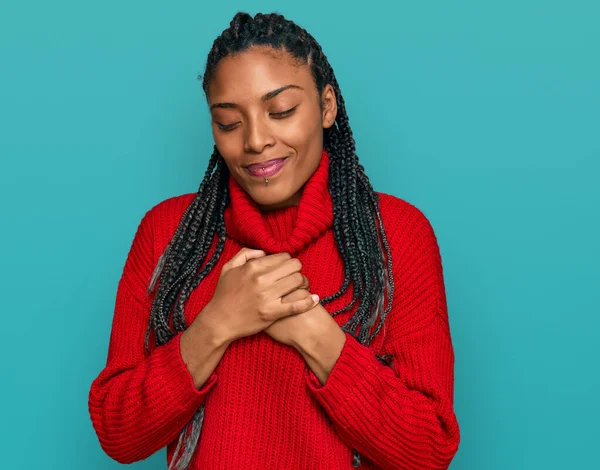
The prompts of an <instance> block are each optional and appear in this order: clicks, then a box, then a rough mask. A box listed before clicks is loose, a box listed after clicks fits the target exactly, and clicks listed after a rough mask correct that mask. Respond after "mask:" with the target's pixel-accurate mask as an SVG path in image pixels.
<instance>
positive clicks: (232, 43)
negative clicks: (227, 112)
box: [145, 12, 394, 470]
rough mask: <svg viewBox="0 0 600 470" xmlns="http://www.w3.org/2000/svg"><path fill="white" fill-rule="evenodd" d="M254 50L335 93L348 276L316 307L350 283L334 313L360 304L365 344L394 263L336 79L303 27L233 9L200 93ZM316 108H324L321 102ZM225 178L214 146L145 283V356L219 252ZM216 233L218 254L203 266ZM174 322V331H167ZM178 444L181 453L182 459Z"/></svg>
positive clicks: (340, 219) (389, 288)
mask: <svg viewBox="0 0 600 470" xmlns="http://www.w3.org/2000/svg"><path fill="white" fill-rule="evenodd" d="M252 46H269V47H271V48H273V49H275V50H285V51H287V52H288V53H290V54H291V55H292V56H293V57H294V58H295V59H296V60H297V61H298V62H299V63H301V64H305V65H308V66H309V67H310V70H311V73H312V75H313V78H314V80H315V84H316V88H317V91H318V93H319V98H320V97H321V94H322V91H323V89H324V87H325V85H326V84H330V85H331V86H332V87H333V90H334V91H335V95H336V99H337V104H338V112H337V116H336V120H335V124H334V125H333V126H332V127H331V128H329V129H325V130H324V135H323V141H324V144H323V145H324V147H325V149H326V150H327V152H328V154H329V156H330V165H329V175H330V177H329V182H328V185H329V186H328V189H329V191H330V193H331V197H332V202H333V219H334V220H333V230H334V236H335V240H336V244H337V247H338V249H339V251H340V254H341V257H342V259H343V261H344V265H345V274H344V282H343V284H342V286H341V288H340V290H339V291H338V292H337V293H335V294H333V295H331V296H329V297H325V298H323V299H322V300H321V304H327V303H330V302H333V301H334V300H336V299H338V298H340V297H341V296H342V295H343V294H344V293H345V292H346V291H347V290H348V289H349V287H350V286H351V285H352V287H353V297H352V301H351V302H350V303H349V304H348V305H346V306H345V307H343V308H341V309H339V310H337V311H335V312H333V313H332V316H335V315H338V314H340V313H342V312H345V311H348V310H350V309H351V308H352V307H353V306H354V305H355V304H356V303H357V302H358V307H357V310H356V312H355V313H354V315H353V316H352V318H351V319H350V320H349V321H348V322H347V323H346V324H345V325H344V326H343V327H342V328H343V330H344V331H346V332H348V333H350V334H352V335H353V336H354V337H355V338H356V339H357V340H358V341H360V342H361V343H362V344H365V345H368V344H369V343H370V342H371V341H372V339H373V338H374V337H375V336H376V335H377V333H378V332H379V330H380V328H381V327H382V326H385V325H384V321H385V318H386V316H387V314H388V312H389V311H390V309H391V305H392V302H391V299H392V296H393V292H394V280H393V276H392V259H391V254H390V248H389V244H388V241H387V237H386V234H385V230H384V227H383V223H382V219H381V213H380V209H379V197H378V195H377V194H376V193H375V192H374V190H373V187H372V186H371V183H370V181H369V179H368V177H367V175H366V174H365V171H364V168H363V166H362V165H361V164H360V163H359V161H358V156H357V155H356V145H355V141H354V137H353V134H352V130H351V128H350V123H349V119H348V114H347V112H346V105H345V103H344V98H343V97H342V93H341V91H340V87H339V85H338V82H337V79H336V77H335V74H334V72H333V69H332V67H331V65H330V64H329V61H328V60H327V57H326V56H325V54H324V53H323V50H322V49H321V46H320V45H319V43H317V41H316V40H315V39H314V38H313V37H312V36H311V35H310V34H309V33H308V32H307V31H306V30H305V29H303V28H302V27H300V26H298V25H296V24H295V23H293V22H291V21H289V20H286V19H285V18H284V17H283V16H282V15H279V14H277V13H272V14H262V13H258V14H256V15H255V16H254V17H252V16H251V15H249V14H248V13H244V12H238V13H237V14H236V15H235V16H234V17H233V19H232V21H231V23H230V25H229V28H227V29H226V30H225V31H223V32H222V33H221V35H220V36H219V37H218V38H217V39H216V40H215V41H214V43H213V45H212V49H211V50H210V52H209V54H208V57H207V61H206V69H205V73H204V74H203V75H200V76H199V77H198V79H201V80H202V88H203V89H204V92H205V94H206V95H207V96H208V87H209V84H210V82H211V80H212V78H213V76H214V73H215V69H216V67H217V65H218V63H219V61H220V60H221V59H223V58H224V57H227V56H228V55H231V54H237V53H240V52H243V51H246V50H248V49H249V48H250V47H252ZM320 106H321V109H322V107H323V103H322V102H320ZM228 178H229V171H228V168H227V166H226V164H225V162H224V160H223V158H222V156H221V155H220V153H219V151H218V150H217V148H216V146H215V147H214V151H213V154H212V156H211V158H210V161H209V164H208V169H207V171H206V174H205V175H204V179H203V180H202V183H201V184H200V187H199V188H198V192H197V195H196V196H195V198H194V200H193V201H192V202H191V203H190V205H189V206H188V207H187V209H186V211H185V213H184V215H183V217H182V219H181V221H180V222H179V225H178V227H177V230H176V231H175V234H174V235H173V238H172V239H171V241H170V242H169V243H168V245H167V247H166V249H165V251H164V253H163V254H162V255H161V256H160V258H159V260H158V263H157V266H156V268H155V270H154V274H153V276H152V279H151V281H150V285H149V286H148V293H151V292H153V291H154V289H155V287H156V286H158V288H157V292H156V295H155V298H154V301H153V304H152V308H151V312H150V319H149V322H148V330H147V331H146V336H145V348H146V351H147V352H148V353H149V352H150V351H149V347H148V339H149V336H150V332H151V331H152V330H154V332H155V335H156V344H157V345H163V344H165V343H167V342H168V341H169V340H171V339H172V338H173V337H174V336H175V335H176V334H177V333H179V332H181V331H184V330H185V329H186V328H187V326H186V324H185V317H184V304H185V302H186V301H187V299H188V297H189V296H190V294H191V292H192V291H193V290H194V289H195V288H196V287H197V286H198V284H199V283H200V282H201V281H202V279H204V277H205V276H206V275H207V274H208V273H209V272H210V271H211V269H212V268H213V267H214V266H215V264H216V263H217V261H218V259H219V257H220V255H221V253H222V251H223V247H224V244H225V222H224V211H225V208H226V207H227V205H228V203H229V202H230V196H229V189H228ZM215 236H216V237H217V247H216V250H215V252H214V254H213V255H212V257H211V258H210V259H209V260H208V261H206V257H207V256H208V252H209V250H210V247H211V246H212V243H213V241H214V239H215ZM380 237H381V238H380ZM205 261H206V263H205ZM200 268H202V269H200ZM159 281H160V282H159ZM386 294H387V305H386V303H385V296H386ZM384 305H385V308H384ZM171 318H172V320H173V329H174V330H172V329H171V328H170V326H169V320H170V319H171ZM378 318H380V322H379V324H378V326H377V328H376V330H375V332H374V333H373V334H370V332H371V330H372V327H373V326H374V325H375V323H376V322H377V319H378ZM357 328H358V329H359V331H358V333H357V332H356V330H357ZM384 333H385V329H384ZM377 358H378V359H379V360H380V361H381V362H382V363H383V364H386V365H388V366H389V365H390V364H389V363H388V359H389V358H390V356H389V355H388V356H386V357H380V356H377ZM203 417H204V405H202V406H201V407H200V408H199V409H198V411H197V412H196V413H195V414H194V416H193V417H192V419H191V420H190V421H189V422H188V424H187V425H186V426H185V427H184V429H183V430H182V431H181V433H180V436H179V441H178V443H177V447H176V449H175V453H174V456H173V459H172V461H171V464H170V465H169V470H171V469H176V470H183V469H187V468H188V466H189V463H190V461H191V459H192V456H193V453H194V451H195V449H196V445H197V443H198V439H199V436H200V430H201V426H202V421H203ZM182 445H183V453H182V454H181V455H179V454H180V452H181V451H182ZM178 459H179V460H178ZM177 460H178V461H177ZM352 464H353V466H355V467H358V466H360V455H359V454H358V452H357V451H354V452H353V460H352Z"/></svg>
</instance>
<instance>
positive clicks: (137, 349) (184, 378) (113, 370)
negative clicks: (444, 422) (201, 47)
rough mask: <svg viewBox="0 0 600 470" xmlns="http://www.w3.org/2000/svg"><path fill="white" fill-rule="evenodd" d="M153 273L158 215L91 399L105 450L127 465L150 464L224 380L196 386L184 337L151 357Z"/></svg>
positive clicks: (139, 252) (138, 244)
mask: <svg viewBox="0 0 600 470" xmlns="http://www.w3.org/2000/svg"><path fill="white" fill-rule="evenodd" d="M153 269H154V256H153V236H152V209H151V210H150V211H148V212H147V213H146V215H145V216H144V217H143V219H142V221H141V222H140V224H139V225H138V229H137V232H136V234H135V237H134V240H133V243H132V245H131V248H130V251H129V254H128V256H127V260H126V261H125V266H124V269H123V273H122V276H121V279H120V281H119V284H118V288H117V293H116V302H115V310H114V316H113V320H112V330H111V334H110V341H109V346H108V356H107V361H106V366H105V367H104V369H103V370H102V371H101V372H100V374H99V375H98V376H97V378H96V379H94V381H93V382H92V384H91V388H90V391H89V397H88V398H89V399H88V407H89V413H90V418H91V421H92V424H93V427H94V430H95V431H96V434H97V436H98V439H99V442H100V445H101V447H102V449H103V450H104V451H105V452H106V453H107V454H108V455H109V456H110V457H111V458H113V459H114V460H116V461H118V462H120V463H132V462H136V461H139V460H143V459H146V458H147V457H149V456H150V455H152V454H153V453H155V452H156V451H158V450H159V449H161V448H163V447H165V446H166V445H167V444H169V443H170V442H171V441H172V440H174V439H175V438H176V437H177V436H178V435H179V433H180V431H181V430H182V429H183V427H184V426H185V425H186V424H187V422H188V421H189V420H190V419H191V418H192V416H193V415H194V413H195V412H196V411H197V410H198V408H199V407H200V405H201V404H202V403H203V401H204V399H205V397H206V395H207V393H208V392H209V390H210V389H211V388H212V387H213V386H214V385H215V383H216V380H217V375H216V373H215V372H214V371H213V373H212V374H211V376H210V377H209V378H208V380H207V381H206V382H205V383H204V384H203V386H202V387H201V388H200V389H197V388H196V386H195V384H194V381H193V378H192V375H191V374H190V372H189V371H188V369H187V366H186V365H185V363H184V361H183V358H182V356H181V350H180V338H181V335H182V333H178V334H177V335H176V336H175V337H173V338H172V339H171V340H170V341H169V342H168V343H166V344H164V345H162V346H158V347H155V348H154V349H152V348H151V353H150V354H148V353H147V352H146V350H145V347H144V337H145V333H146V328H147V325H148V320H149V316H150V307H151V304H152V302H151V300H150V298H149V296H148V297H147V296H146V286H147V285H148V282H149V280H150V277H151V275H152V271H153ZM152 338H153V335H151V337H150V339H151V340H152Z"/></svg>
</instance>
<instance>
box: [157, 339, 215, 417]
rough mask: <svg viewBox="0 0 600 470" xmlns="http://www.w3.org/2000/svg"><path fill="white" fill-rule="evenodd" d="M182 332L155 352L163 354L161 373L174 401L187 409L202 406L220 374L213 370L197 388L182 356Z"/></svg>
mask: <svg viewBox="0 0 600 470" xmlns="http://www.w3.org/2000/svg"><path fill="white" fill-rule="evenodd" d="M182 334H183V332H182V331H181V332H179V333H177V335H176V336H174V337H173V338H172V339H171V340H170V341H169V342H168V343H167V344H164V345H163V346H159V347H158V348H157V350H155V351H154V353H158V354H160V355H161V356H162V357H161V367H160V369H161V370H160V373H161V376H162V377H163V379H164V382H165V388H166V390H167V391H168V393H169V395H170V396H171V398H172V400H173V403H177V404H178V405H179V406H180V407H181V408H182V409H187V408H190V407H197V406H200V404H201V403H202V402H203V401H204V398H205V397H206V395H207V394H208V392H209V391H210V390H211V389H212V388H213V387H214V386H215V384H216V382H217V377H218V376H217V373H216V372H215V371H214V370H213V371H212V373H211V374H210V376H209V377H208V379H207V380H206V382H204V384H203V385H202V387H201V388H199V389H198V388H196V385H195V384H194V378H193V377H192V374H191V373H190V371H189V370H188V368H187V366H186V365H185V362H184V361H183V357H182V356H181V345H180V341H181V335H182Z"/></svg>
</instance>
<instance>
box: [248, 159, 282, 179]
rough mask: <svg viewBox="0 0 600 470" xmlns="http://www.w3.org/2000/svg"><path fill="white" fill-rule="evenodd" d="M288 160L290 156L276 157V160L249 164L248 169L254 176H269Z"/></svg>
mask: <svg viewBox="0 0 600 470" xmlns="http://www.w3.org/2000/svg"><path fill="white" fill-rule="evenodd" d="M287 160H288V157H283V158H276V159H274V160H269V161H267V162H263V163H255V164H253V165H250V166H247V167H246V171H247V172H248V173H250V174H251V175H252V176H257V177H261V178H267V177H269V176H273V175H275V174H276V173H278V172H279V170H280V169H281V168H282V167H283V166H284V165H285V163H286V161H287Z"/></svg>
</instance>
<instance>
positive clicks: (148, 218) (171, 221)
mask: <svg viewBox="0 0 600 470" xmlns="http://www.w3.org/2000/svg"><path fill="white" fill-rule="evenodd" d="M196 195H197V193H195V192H194V193H185V194H180V195H177V196H171V197H168V198H166V199H163V200H160V201H159V202H157V203H155V204H154V205H152V206H151V207H150V208H149V209H147V210H146V213H145V214H144V216H143V218H142V220H141V222H140V226H139V228H138V230H145V231H150V232H151V233H152V234H153V237H154V238H155V240H156V241H157V242H159V243H160V240H165V239H167V241H168V240H170V239H171V237H172V236H173V234H174V233H175V230H176V229H177V226H178V225H179V221H180V220H181V218H182V217H183V214H184V213H185V210H186V209H187V208H188V206H189V205H190V204H191V203H192V201H193V200H194V198H195V197H196Z"/></svg>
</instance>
